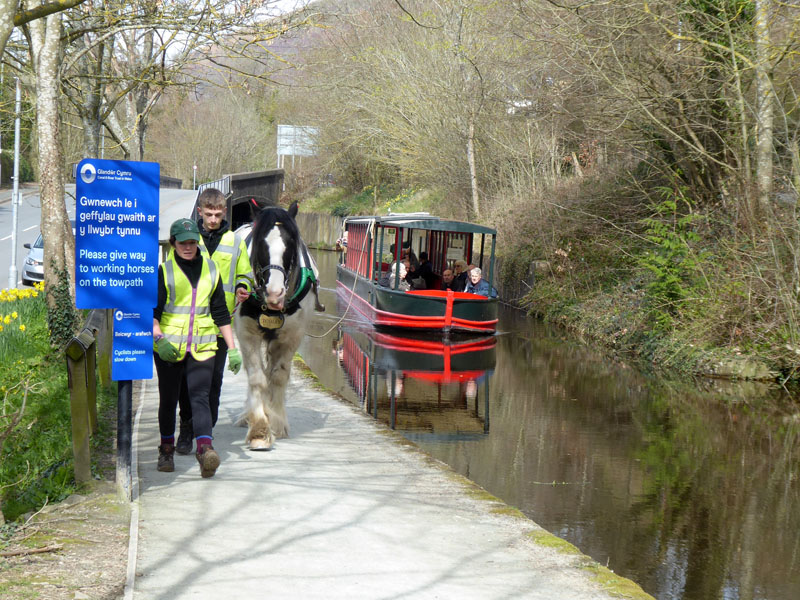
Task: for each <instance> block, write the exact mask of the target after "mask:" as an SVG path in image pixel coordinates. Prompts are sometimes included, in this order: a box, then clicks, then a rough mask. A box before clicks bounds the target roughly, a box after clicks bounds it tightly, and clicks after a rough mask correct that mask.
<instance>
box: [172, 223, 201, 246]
mask: <svg viewBox="0 0 800 600" xmlns="http://www.w3.org/2000/svg"><path fill="white" fill-rule="evenodd" d="M169 236H170V237H174V238H175V241H176V242H185V241H187V240H194V241H195V242H199V241H200V230H199V229H197V223H195V222H194V221H192V220H191V219H178V220H177V221H175V222H174V223H173V224H172V227H170V228H169Z"/></svg>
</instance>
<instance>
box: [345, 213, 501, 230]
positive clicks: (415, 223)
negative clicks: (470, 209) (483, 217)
mask: <svg viewBox="0 0 800 600" xmlns="http://www.w3.org/2000/svg"><path fill="white" fill-rule="evenodd" d="M373 221H374V222H375V224H376V225H377V226H378V227H398V228H402V229H428V230H431V231H457V232H460V233H482V234H485V235H497V230H496V229H493V228H491V227H486V226H485V225H478V224H476V223H468V222H466V221H454V220H451V219H442V218H440V217H437V216H434V215H431V214H428V213H398V214H388V215H378V216H367V217H347V218H346V219H345V225H348V224H350V223H353V224H369V223H371V222H373Z"/></svg>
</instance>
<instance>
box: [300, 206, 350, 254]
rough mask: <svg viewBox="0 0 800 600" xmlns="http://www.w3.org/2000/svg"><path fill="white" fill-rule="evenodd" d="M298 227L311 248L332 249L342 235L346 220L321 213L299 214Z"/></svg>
mask: <svg viewBox="0 0 800 600" xmlns="http://www.w3.org/2000/svg"><path fill="white" fill-rule="evenodd" d="M295 221H297V226H298V227H299V228H300V235H301V236H303V240H305V242H306V244H307V245H308V246H309V247H310V248H327V249H329V250H330V249H332V248H333V247H334V246H336V240H338V239H339V238H340V237H341V235H342V223H343V222H344V219H342V218H341V217H334V216H332V215H323V214H321V213H298V215H297V218H296V219H295Z"/></svg>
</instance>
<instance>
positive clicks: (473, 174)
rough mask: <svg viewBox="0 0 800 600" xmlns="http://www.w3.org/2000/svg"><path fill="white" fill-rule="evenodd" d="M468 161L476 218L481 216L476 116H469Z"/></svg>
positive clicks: (473, 210) (473, 211) (473, 208)
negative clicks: (476, 150)
mask: <svg viewBox="0 0 800 600" xmlns="http://www.w3.org/2000/svg"><path fill="white" fill-rule="evenodd" d="M467 161H468V162H469V184H470V189H471V191H472V214H473V216H474V218H475V220H476V221H477V220H479V219H480V216H481V209H480V205H479V204H478V174H477V170H476V169H475V117H474V116H473V115H470V117H469V133H468V134H467Z"/></svg>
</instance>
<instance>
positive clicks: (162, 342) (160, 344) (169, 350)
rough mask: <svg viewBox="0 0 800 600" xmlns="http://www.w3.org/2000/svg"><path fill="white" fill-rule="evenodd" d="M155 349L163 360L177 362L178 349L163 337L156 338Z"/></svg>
mask: <svg viewBox="0 0 800 600" xmlns="http://www.w3.org/2000/svg"><path fill="white" fill-rule="evenodd" d="M156 350H157V351H158V355H159V356H160V357H161V360H165V361H167V362H177V360H178V356H179V355H180V352H178V349H177V348H176V347H175V346H173V345H172V344H171V343H170V341H169V340H168V339H167V338H165V337H162V338H158V341H157V342H156Z"/></svg>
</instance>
